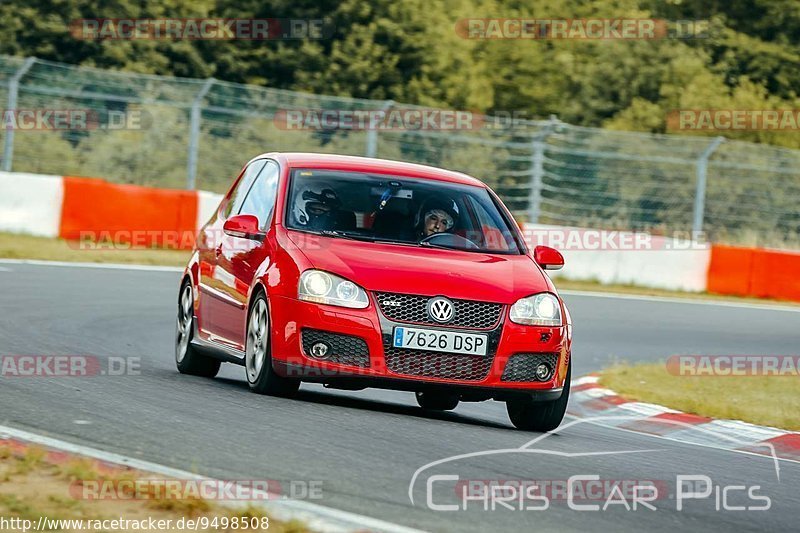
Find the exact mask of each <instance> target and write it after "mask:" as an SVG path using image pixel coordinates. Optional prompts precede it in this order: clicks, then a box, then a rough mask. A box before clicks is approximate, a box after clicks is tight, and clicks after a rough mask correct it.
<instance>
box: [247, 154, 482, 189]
mask: <svg viewBox="0 0 800 533" xmlns="http://www.w3.org/2000/svg"><path fill="white" fill-rule="evenodd" d="M265 157H267V158H270V159H275V160H277V161H278V162H279V163H283V164H284V165H286V166H288V167H290V168H317V169H327V170H352V171H357V172H371V173H376V174H390V175H399V176H407V177H410V178H422V179H432V180H438V181H446V182H449V183H460V184H463V185H474V186H478V187H486V185H485V184H484V183H483V182H482V181H480V180H479V179H477V178H474V177H472V176H469V175H467V174H463V173H461V172H455V171H452V170H445V169H442V168H436V167H431V166H427V165H419V164H416V163H406V162H404V161H392V160H389V159H377V158H374V157H359V156H353V155H339V154H316V153H305V152H268V153H265V154H261V155H259V156H258V157H254V158H253V160H255V159H261V158H265Z"/></svg>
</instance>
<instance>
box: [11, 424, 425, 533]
mask: <svg viewBox="0 0 800 533" xmlns="http://www.w3.org/2000/svg"><path fill="white" fill-rule="evenodd" d="M8 437H11V438H15V439H19V440H23V441H26V442H30V443H33V444H39V445H41V446H46V447H48V448H55V449H57V450H62V451H65V452H69V453H75V454H79V455H84V456H86V457H92V458H94V459H99V460H100V461H105V462H108V463H113V464H117V465H122V466H127V467H130V468H135V469H137V470H143V471H146V472H152V473H156V474H161V475H164V476H168V477H171V478H177V479H196V480H208V479H210V478H207V477H204V476H200V475H197V474H193V473H191V472H186V471H184V470H178V469H176V468H170V467H168V466H162V465H159V464H156V463H150V462H148V461H142V460H140V459H135V458H133V457H127V456H124V455H119V454H116V453H111V452H104V451H102V450H97V449H95V448H89V447H87V446H83V445H80V444H73V443H71V442H66V441H63V440H59V439H55V438H52V437H45V436H44V435H38V434H36V433H30V432H28V431H24V430H21V429H16V428H12V427H8V426H2V425H0V438H8ZM260 505H262V506H263V507H264V509H265V510H267V511H268V512H269V513H271V514H272V516H274V517H275V518H276V519H278V520H286V521H288V520H293V519H297V520H301V521H303V522H305V524H306V525H307V526H308V527H309V528H310V529H311V530H313V531H322V532H325V533H328V532H330V533H349V532H362V533H363V532H365V531H376V532H387V533H420V530H418V529H412V528H409V527H405V526H401V525H399V524H393V523H391V522H386V521H384V520H379V519H377V518H370V517H368V516H363V515H359V514H355V513H349V512H347V511H340V510H338V509H333V508H331V507H325V506H323V505H319V504H316V503H310V502H306V501H303V500H290V499H279V500H270V501H265V502H263V503H261V504H260Z"/></svg>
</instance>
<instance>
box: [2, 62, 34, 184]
mask: <svg viewBox="0 0 800 533" xmlns="http://www.w3.org/2000/svg"><path fill="white" fill-rule="evenodd" d="M35 62H36V58H35V57H29V58H27V59H26V60H25V62H24V63H23V64H22V66H21V67H19V69H18V70H17V71H16V72H15V73H14V75H13V76H11V79H10V80H9V81H8V103H7V104H6V112H8V113H13V112H14V111H15V110H16V109H17V96H18V94H19V80H21V79H22V76H24V75H25V73H26V72H28V71H29V70H30V69H31V67H32V66H33V64H34V63H35ZM13 157H14V127H13V126H11V127H9V128H8V129H6V138H5V142H4V144H3V170H4V171H5V172H11V161H12V159H13Z"/></svg>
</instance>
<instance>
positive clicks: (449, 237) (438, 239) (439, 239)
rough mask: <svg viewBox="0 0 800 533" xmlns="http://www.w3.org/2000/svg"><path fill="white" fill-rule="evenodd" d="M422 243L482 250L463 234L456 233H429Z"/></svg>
mask: <svg viewBox="0 0 800 533" xmlns="http://www.w3.org/2000/svg"><path fill="white" fill-rule="evenodd" d="M419 243H420V244H426V243H430V244H432V245H435V246H444V247H446V248H456V249H458V248H462V249H466V250H480V246H478V245H477V244H475V243H474V242H472V241H471V240H469V239H467V238H466V237H462V236H461V235H456V234H455V233H434V234H433V235H428V236H427V237H425V238H424V239H422V240H421V241H419Z"/></svg>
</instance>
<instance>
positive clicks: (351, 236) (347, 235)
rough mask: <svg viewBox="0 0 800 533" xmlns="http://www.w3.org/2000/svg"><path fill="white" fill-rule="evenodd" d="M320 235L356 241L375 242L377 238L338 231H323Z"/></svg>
mask: <svg viewBox="0 0 800 533" xmlns="http://www.w3.org/2000/svg"><path fill="white" fill-rule="evenodd" d="M319 233H320V235H324V236H325V237H338V238H341V239H351V240H354V241H366V242H375V237H370V236H369V235H362V234H360V233H348V232H345V231H338V230H334V229H326V230H322V231H320V232H319Z"/></svg>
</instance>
